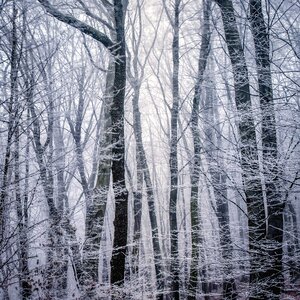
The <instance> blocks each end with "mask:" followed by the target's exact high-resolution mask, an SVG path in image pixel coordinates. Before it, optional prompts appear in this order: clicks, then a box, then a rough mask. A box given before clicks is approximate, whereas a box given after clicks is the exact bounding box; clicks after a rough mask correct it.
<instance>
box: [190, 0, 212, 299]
mask: <svg viewBox="0 0 300 300" xmlns="http://www.w3.org/2000/svg"><path fill="white" fill-rule="evenodd" d="M210 14H211V1H210V0H206V1H203V20H204V21H203V30H202V39H201V48H200V54H199V60H198V75H197V81H196V84H195V94H194V98H193V106H192V116H191V130H192V135H193V144H194V160H193V171H192V174H191V185H192V188H191V206H190V210H191V227H192V232H191V233H192V261H191V270H190V277H189V297H188V299H194V297H196V293H197V286H198V277H199V272H198V270H199V256H202V253H200V251H201V250H200V249H199V246H200V247H203V242H204V240H203V233H202V222H201V220H200V218H201V217H200V207H199V205H198V198H199V179H200V173H201V157H200V154H201V140H200V129H199V105H200V97H201V88H202V83H203V80H204V72H205V69H206V65H207V58H208V55H209V47H210V35H211V33H210V24H209V22H210V20H209V19H210ZM201 260H202V263H203V256H202V258H201ZM203 271H204V270H203ZM204 274H205V272H204V273H203V272H201V274H200V275H201V277H202V278H201V281H202V288H203V290H205V289H206V288H205V286H204V285H205V281H206V279H205V278H203V276H204Z"/></svg>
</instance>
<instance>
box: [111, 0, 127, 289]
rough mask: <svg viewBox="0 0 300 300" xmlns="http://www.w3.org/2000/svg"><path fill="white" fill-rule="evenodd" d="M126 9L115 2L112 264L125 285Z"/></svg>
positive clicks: (115, 278) (116, 281) (114, 277)
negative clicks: (113, 229) (113, 233)
mask: <svg viewBox="0 0 300 300" xmlns="http://www.w3.org/2000/svg"><path fill="white" fill-rule="evenodd" d="M124 11H125V8H124V7H123V1H122V0H114V16H115V29H116V44H117V45H118V47H117V48H116V49H115V50H114V56H115V78H114V86H113V101H112V106H111V111H110V113H111V122H112V145H113V148H112V180H113V189H114V194H115V220H114V226H115V235H114V244H113V246H114V248H113V253H112V259H111V262H110V265H111V284H113V285H114V284H116V285H122V284H123V282H124V272H125V258H126V252H127V232H128V229H127V228H128V191H127V189H126V184H125V140H124V100H125V88H126V52H125V29H124V19H125V12H124Z"/></svg>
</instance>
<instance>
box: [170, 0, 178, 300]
mask: <svg viewBox="0 0 300 300" xmlns="http://www.w3.org/2000/svg"><path fill="white" fill-rule="evenodd" d="M180 2H181V0H175V4H174V20H173V43H172V59H173V77H172V96H173V106H172V110H171V136H170V158H169V164H170V179H171V181H170V203H169V222H170V236H171V266H170V267H171V268H170V276H171V297H172V299H174V300H179V257H178V224H177V200H178V159H177V143H178V113H179V81H178V77H179V14H180Z"/></svg>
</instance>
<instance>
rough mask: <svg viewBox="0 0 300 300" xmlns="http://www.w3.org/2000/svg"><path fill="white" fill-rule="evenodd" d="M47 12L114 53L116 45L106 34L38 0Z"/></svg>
mask: <svg viewBox="0 0 300 300" xmlns="http://www.w3.org/2000/svg"><path fill="white" fill-rule="evenodd" d="M38 1H39V2H40V3H41V4H42V5H43V7H44V8H45V9H46V11H47V12H48V13H49V14H50V15H52V16H53V17H55V18H56V19H57V20H59V21H61V22H63V23H65V24H68V25H69V26H72V27H74V28H76V29H78V30H79V31H81V32H82V33H84V34H86V35H89V36H91V37H92V38H93V39H94V40H96V41H98V42H100V43H101V44H102V45H103V46H104V47H105V48H107V49H108V50H109V51H111V52H112V53H113V48H114V46H115V43H114V42H113V41H112V40H111V39H110V38H109V37H108V36H107V35H105V34H104V33H102V32H100V31H99V30H97V29H95V28H93V27H92V26H90V25H88V24H86V23H84V22H82V21H80V20H78V19H76V18H75V17H73V16H71V15H66V14H64V13H62V12H60V11H59V10H58V9H56V8H55V7H54V6H53V5H52V4H51V3H50V2H49V1H48V0H38Z"/></svg>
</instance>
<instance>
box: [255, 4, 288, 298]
mask: <svg viewBox="0 0 300 300" xmlns="http://www.w3.org/2000/svg"><path fill="white" fill-rule="evenodd" d="M249 4H250V17H249V18H250V24H251V31H252V36H253V39H254V47H255V62H256V68H257V77H258V91H259V99H260V108H261V114H262V125H261V129H262V133H261V139H262V151H263V172H264V174H263V175H264V180H265V190H266V198H267V207H268V211H267V212H268V227H267V244H268V247H267V248H266V255H267V258H266V259H267V260H268V264H267V267H266V269H265V270H263V274H262V276H261V277H262V280H264V281H265V282H266V286H265V291H264V295H265V296H264V297H272V299H279V298H280V295H281V292H282V289H283V286H284V278H283V262H282V258H283V210H284V206H285V203H283V201H282V195H281V190H280V187H281V182H280V174H281V168H280V165H279V161H278V154H277V151H278V150H277V138H276V120H275V110H274V100H273V89H272V76H271V66H270V58H269V55H270V45H269V35H268V32H267V28H266V25H265V22H264V16H263V10H262V3H261V0H250V2H249ZM271 295H272V296H271ZM253 299H255V298H253Z"/></svg>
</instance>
